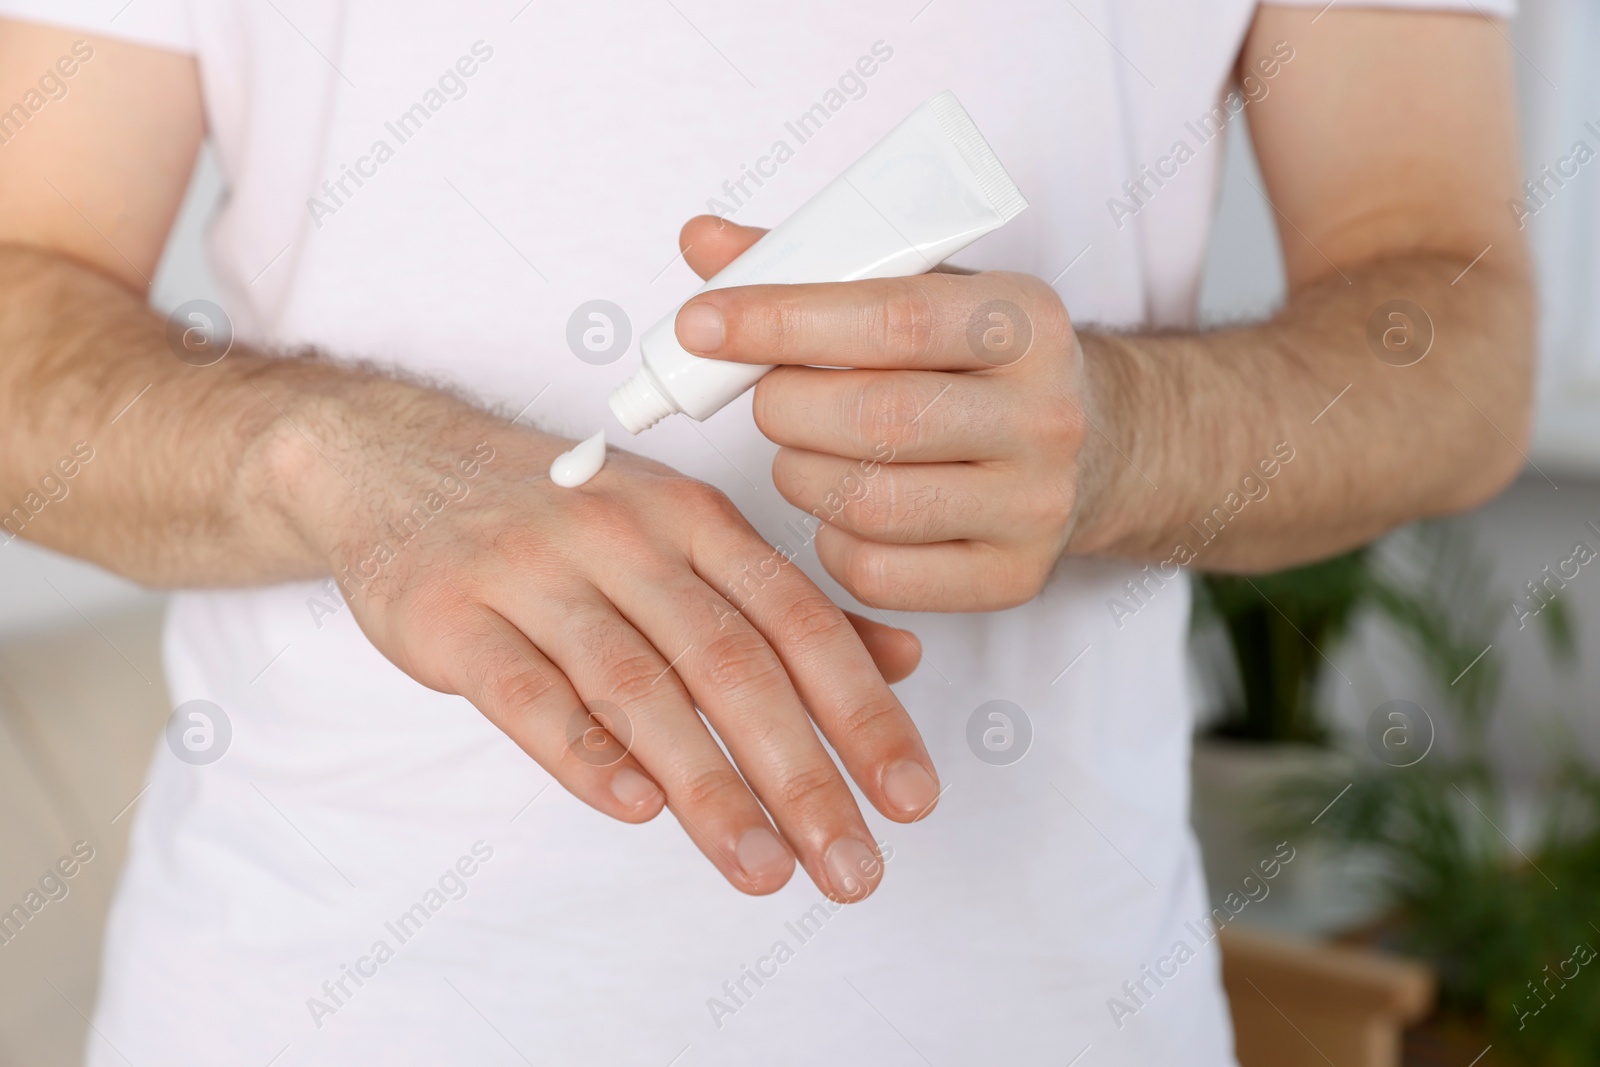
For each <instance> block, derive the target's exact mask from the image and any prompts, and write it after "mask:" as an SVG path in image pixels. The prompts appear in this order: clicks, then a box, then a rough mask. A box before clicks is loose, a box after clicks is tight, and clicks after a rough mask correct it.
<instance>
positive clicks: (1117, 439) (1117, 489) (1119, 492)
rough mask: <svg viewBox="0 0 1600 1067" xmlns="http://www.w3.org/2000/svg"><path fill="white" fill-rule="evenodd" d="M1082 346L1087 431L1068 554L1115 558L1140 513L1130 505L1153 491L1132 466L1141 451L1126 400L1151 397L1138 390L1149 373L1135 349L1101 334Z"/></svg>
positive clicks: (1086, 339) (1089, 336) (1142, 388)
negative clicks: (1114, 555) (1145, 492)
mask: <svg viewBox="0 0 1600 1067" xmlns="http://www.w3.org/2000/svg"><path fill="white" fill-rule="evenodd" d="M1078 340H1079V344H1080V345H1081V346H1082V349H1083V376H1082V383H1083V385H1082V397H1081V403H1082V405H1083V410H1084V414H1085V421H1086V423H1087V426H1086V427H1085V433H1084V439H1083V445H1082V447H1081V448H1080V449H1079V452H1078V457H1077V473H1078V483H1077V486H1078V488H1077V493H1076V495H1075V497H1074V502H1073V520H1072V533H1071V535H1070V536H1069V538H1068V541H1067V552H1068V553H1070V554H1072V555H1102V554H1115V552H1116V550H1117V548H1118V547H1119V546H1122V545H1124V544H1126V542H1127V541H1128V539H1129V537H1130V535H1131V533H1132V531H1131V529H1130V528H1129V524H1130V522H1131V520H1132V517H1133V515H1134V512H1135V511H1136V510H1138V509H1136V508H1133V507H1130V506H1128V502H1129V501H1130V499H1136V498H1138V497H1139V496H1142V495H1143V493H1142V492H1141V488H1140V487H1142V489H1143V491H1149V490H1150V489H1151V487H1150V486H1148V485H1146V484H1145V481H1144V476H1143V475H1141V474H1140V473H1139V471H1138V470H1137V469H1136V468H1135V466H1134V464H1135V463H1137V462H1138V461H1137V459H1136V458H1135V456H1134V454H1135V452H1136V450H1137V449H1136V441H1135V440H1134V434H1133V427H1132V425H1131V420H1130V419H1129V418H1128V414H1127V413H1128V412H1129V411H1130V410H1133V406H1132V405H1131V404H1129V403H1128V398H1130V397H1137V396H1146V397H1149V396H1152V395H1153V394H1152V393H1151V392H1150V391H1149V388H1148V387H1147V386H1142V385H1141V384H1140V379H1141V378H1142V377H1143V376H1144V374H1145V369H1144V367H1143V365H1142V361H1141V360H1140V359H1139V357H1138V354H1137V353H1136V352H1134V351H1133V350H1132V348H1131V347H1129V346H1127V345H1125V344H1123V343H1122V342H1121V341H1120V340H1119V339H1118V338H1116V337H1113V336H1107V335H1100V334H1080V335H1079V338H1078ZM1135 483H1137V484H1135Z"/></svg>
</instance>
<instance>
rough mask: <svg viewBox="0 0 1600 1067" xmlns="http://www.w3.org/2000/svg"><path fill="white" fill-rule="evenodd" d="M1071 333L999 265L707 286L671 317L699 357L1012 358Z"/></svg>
mask: <svg viewBox="0 0 1600 1067" xmlns="http://www.w3.org/2000/svg"><path fill="white" fill-rule="evenodd" d="M1069 331H1070V324H1069V322H1068V319H1067V315H1066V311H1065V309H1064V308H1063V307H1062V305H1061V300H1060V298H1059V297H1057V296H1056V294H1055V292H1054V291H1052V290H1051V289H1050V287H1049V286H1047V285H1045V283H1044V282H1042V281H1040V280H1038V279H1037V278H1031V277H1029V276H1027V275H1024V274H1011V273H1004V272H989V273H984V274H976V275H970V276H962V275H952V274H920V275H917V276H915V277H911V278H875V279H867V280H862V281H852V282H824V283H818V284H811V285H749V286H735V287H733V288H728V289H714V290H712V291H710V292H707V293H701V294H700V295H698V296H696V297H695V298H694V299H692V300H690V301H689V302H688V303H686V304H685V305H684V306H683V309H682V310H680V311H679V312H678V320H677V336H678V342H679V343H680V344H682V345H683V346H684V347H685V348H686V349H688V350H689V351H690V352H693V353H695V354H697V355H702V356H711V357H713V358H716V359H725V360H732V361H734V362H739V363H790V364H802V365H819V366H829V367H879V368H883V369H891V370H911V369H920V370H986V369H991V368H994V367H1003V366H1010V365H1014V364H1016V363H1017V362H1018V361H1020V360H1022V359H1024V358H1025V357H1026V355H1027V353H1028V352H1029V351H1030V350H1031V349H1032V348H1034V347H1035V346H1037V345H1039V344H1040V343H1042V342H1050V343H1054V342H1056V341H1058V340H1059V339H1060V338H1061V337H1064V336H1067V335H1068V334H1069Z"/></svg>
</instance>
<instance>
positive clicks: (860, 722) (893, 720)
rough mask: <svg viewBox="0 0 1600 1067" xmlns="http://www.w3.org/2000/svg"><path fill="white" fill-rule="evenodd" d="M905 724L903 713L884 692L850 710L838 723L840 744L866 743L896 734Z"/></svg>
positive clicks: (897, 704) (898, 705)
mask: <svg viewBox="0 0 1600 1067" xmlns="http://www.w3.org/2000/svg"><path fill="white" fill-rule="evenodd" d="M904 723H905V711H904V709H902V708H901V706H900V702H899V701H897V700H896V699H895V698H894V696H893V695H892V694H889V693H887V692H885V693H884V694H883V695H881V696H877V697H874V698H872V699H871V700H868V701H866V702H865V703H864V704H861V705H860V706H858V707H855V708H851V709H850V710H849V711H847V712H846V713H845V715H844V718H843V720H842V721H841V722H840V732H841V736H840V744H841V746H843V747H848V746H850V745H853V744H862V743H868V742H870V741H872V740H873V739H876V738H881V737H884V736H886V735H888V734H891V733H895V732H898V731H899V729H900V728H901V727H902V726H903V725H904Z"/></svg>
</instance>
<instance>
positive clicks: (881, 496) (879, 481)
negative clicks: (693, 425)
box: [772, 448, 1027, 545]
mask: <svg viewBox="0 0 1600 1067" xmlns="http://www.w3.org/2000/svg"><path fill="white" fill-rule="evenodd" d="M772 481H773V484H774V485H775V486H776V487H777V489H778V492H779V493H781V494H783V498H784V499H785V500H787V501H789V503H791V504H793V505H794V506H795V507H797V508H799V509H801V510H802V511H805V512H808V513H809V514H810V515H812V516H813V517H814V518H817V519H820V520H821V521H822V522H824V523H826V524H827V525H829V526H834V527H837V528H839V529H841V530H848V531H849V532H851V533H853V534H855V535H856V536H858V537H863V538H866V539H867V540H870V541H886V542H890V543H892V544H908V545H912V544H930V543H932V542H935V541H960V540H966V539H969V538H970V539H974V540H983V541H989V542H991V543H1000V542H1009V541H1011V540H1014V539H1015V538H1016V536H1017V535H1019V534H1025V533H1026V532H1027V531H1026V530H1025V529H1019V528H1018V526H1019V524H1018V521H1017V516H1018V515H1019V514H1023V513H1022V512H1021V511H1020V510H1019V508H1018V507H1017V506H1016V503H1015V502H1013V501H1011V500H1010V499H1009V498H1010V497H1011V496H1012V495H1013V493H1014V492H1015V491H1016V490H1015V489H1014V488H1013V486H1015V485H1016V480H1014V479H1004V478H998V477H996V475H995V473H994V472H993V471H991V470H988V469H986V468H985V467H983V466H980V465H977V464H971V463H879V464H876V465H875V466H874V468H873V469H872V470H871V472H870V473H869V472H867V471H864V470H863V469H862V464H861V462H860V461H859V460H853V459H845V458H843V457H841V456H829V455H824V454H822V453H820V452H806V451H802V450H800V449H794V448H784V449H780V450H779V451H778V454H777V455H776V456H775V457H773V461H772ZM997 516H1004V519H1003V521H1004V522H1006V523H1007V525H1008V528H1007V529H996V528H995V524H996V522H997V521H1002V520H999V519H997Z"/></svg>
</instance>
